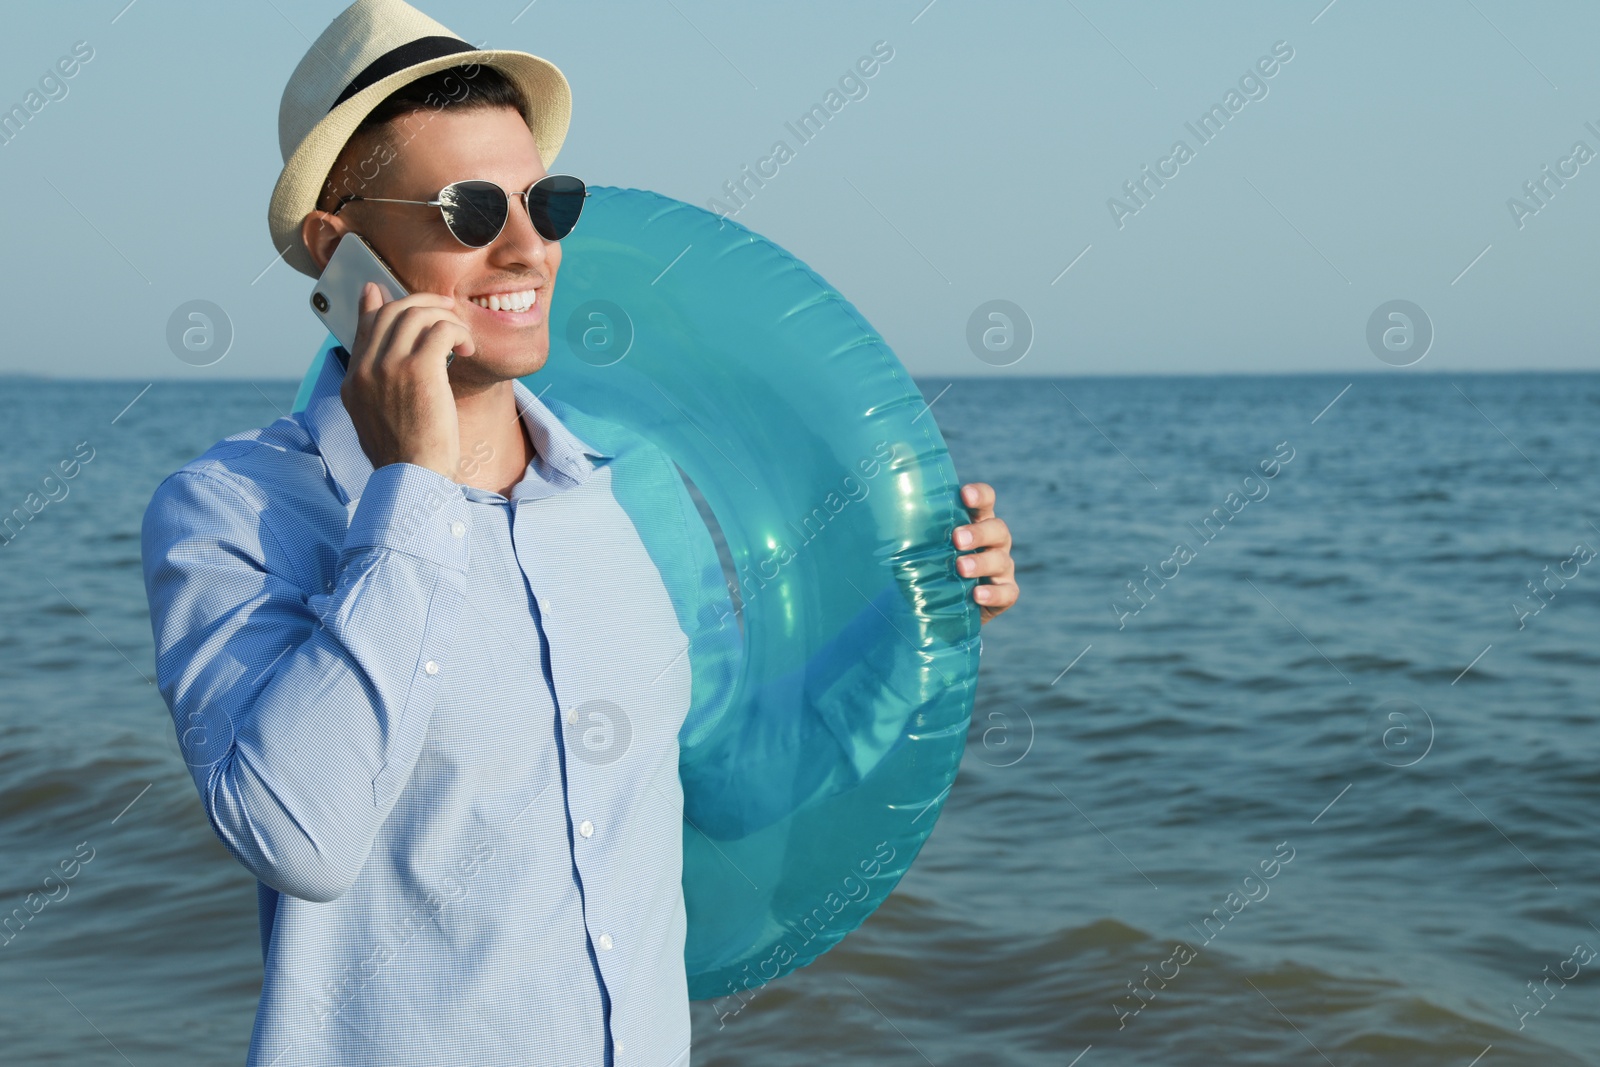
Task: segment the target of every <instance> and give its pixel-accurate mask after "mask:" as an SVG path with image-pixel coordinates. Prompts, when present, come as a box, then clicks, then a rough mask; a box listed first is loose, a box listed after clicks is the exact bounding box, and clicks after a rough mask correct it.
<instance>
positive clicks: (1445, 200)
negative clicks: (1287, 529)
mask: <svg viewBox="0 0 1600 1067" xmlns="http://www.w3.org/2000/svg"><path fill="white" fill-rule="evenodd" d="M345 6H346V5H345V3H343V2H339V0H245V2H243V3H230V4H215V3H208V4H207V3H199V2H189V3H179V2H177V0H134V2H133V3H132V4H131V5H130V4H128V2H127V0H84V2H79V3H72V4H49V5H46V4H31V5H19V6H18V7H17V9H16V10H14V11H9V12H7V32H6V33H5V35H4V36H3V37H0V109H9V108H11V107H12V105H14V104H19V105H25V104H26V102H27V98H28V94H29V93H30V92H33V91H37V90H40V87H41V84H43V85H44V86H45V88H46V89H47V90H48V95H47V94H46V93H45V92H41V93H40V96H38V97H35V98H34V100H35V106H38V112H37V114H32V115H31V116H30V118H29V120H28V121H27V122H26V124H23V125H21V127H20V129H16V130H6V131H5V133H4V134H3V135H0V142H3V143H0V196H3V199H4V202H5V203H6V204H7V205H8V206H7V208H6V209H5V210H4V211H3V212H0V242H3V243H0V247H3V248H4V250H5V258H6V275H5V280H6V284H5V286H4V297H3V300H4V306H5V310H6V319H7V322H8V327H9V329H8V333H9V341H10V343H9V344H7V345H5V346H4V347H3V349H0V374H8V373H9V374H36V375H44V376H50V377H75V378H97V379H99V378H118V379H145V380H156V379H186V380H196V379H200V380H204V379H268V378H299V377H300V376H301V374H302V373H303V371H304V369H305V367H306V365H307V364H308V362H309V361H310V358H311V356H312V355H313V354H314V353H315V351H316V350H317V348H318V346H319V345H320V344H321V342H322V340H323V338H324V337H325V331H324V330H323V328H322V326H321V324H320V323H319V322H318V321H317V320H316V319H315V318H314V317H313V316H312V314H311V312H310V310H309V309H308V307H307V303H306V298H307V295H308V293H309V290H310V286H311V281H310V279H308V278H306V277H305V276H303V275H301V274H298V273H297V272H295V271H294V270H292V269H290V268H288V267H287V266H286V265H285V264H283V263H282V262H281V261H276V262H275V258H274V251H275V250H274V249H273V247H272V244H271V239H270V236H269V234H268V231H267V225H266V208H267V202H268V199H269V196H270V194H271V190H272V187H273V185H274V184H275V182H276V181H277V178H278V174H279V171H280V169H281V167H282V158H281V156H280V153H279V148H278V143H277V113H278V104H279V100H280V97H281V94H282V91H283V85H284V82H285V81H286V79H287V78H288V75H289V73H290V72H291V71H292V70H293V69H294V67H295V65H296V64H297V63H298V62H299V61H300V58H301V56H302V55H303V54H304V53H305V52H306V50H307V49H308V48H309V46H310V42H311V41H312V40H313V39H315V37H316V36H317V35H318V34H319V33H320V32H321V30H322V29H323V27H324V26H325V25H326V24H327V23H328V22H329V21H330V20H331V19H332V18H333V17H334V16H335V15H337V14H338V13H339V12H340V11H341V10H342V9H343V8H344V7H345ZM417 6H419V7H421V8H422V9H423V10H424V11H426V12H427V13H428V14H430V15H431V16H432V17H434V18H435V19H437V20H439V21H440V22H442V23H443V24H444V25H446V26H447V27H449V28H450V29H451V30H452V31H453V32H455V33H456V34H457V35H458V36H460V37H462V38H464V39H467V40H470V41H473V42H479V41H483V42H486V43H487V45H488V46H490V47H503V48H514V49H519V50H524V51H530V52H533V53H534V54H536V55H540V56H542V57H544V58H546V59H549V60H550V61H552V62H554V63H555V64H556V65H557V66H558V67H560V68H561V70H562V71H563V73H564V74H565V75H566V77H567V79H568V81H569V82H570V83H571V86H572V91H573V114H572V125H571V129H570V132H569V134H568V138H567V140H566V143H565V145H564V146H563V147H562V149H561V152H560V155H559V158H558V159H557V161H556V165H555V166H554V167H553V168H552V169H553V170H555V171H558V172H565V173H571V174H576V175H578V176H580V177H582V178H584V180H585V181H587V182H588V183H589V184H591V185H614V186H629V187H635V188H641V189H650V190H654V191H656V192H658V193H661V194H664V195H666V196H670V197H674V198H677V199H679V200H683V201H686V202H689V203H692V204H696V205H699V206H702V207H711V206H714V205H713V204H712V201H713V199H714V198H721V199H722V202H723V203H724V204H725V205H727V206H729V207H732V206H734V205H733V204H732V202H731V201H729V200H728V199H727V197H726V196H725V194H724V192H723V186H724V183H725V182H728V181H729V180H731V179H734V178H737V177H738V176H739V175H740V171H741V168H743V167H746V166H750V167H752V168H753V167H755V166H756V165H757V164H758V162H759V161H760V160H762V159H764V158H766V157H768V156H770V155H771V154H772V150H773V144H774V142H775V141H777V140H780V139H781V140H785V141H787V142H788V143H789V146H790V149H791V152H792V155H791V157H790V158H788V159H787V160H786V161H785V162H783V163H782V164H781V165H779V166H778V168H777V173H776V174H775V175H773V176H772V177H771V178H770V179H769V180H768V181H767V182H766V184H765V185H764V186H763V187H761V188H760V189H759V190H757V192H756V193H755V195H753V196H751V197H750V198H749V199H748V202H747V203H745V204H744V205H743V206H742V207H741V208H740V210H739V212H738V214H737V216H736V217H737V219H738V221H739V222H741V223H743V224H744V225H746V226H748V227H750V228H751V229H753V230H755V231H756V232H758V233H761V234H763V235H764V236H766V237H767V238H769V239H771V240H773V241H775V242H776V243H778V244H779V245H781V246H783V247H784V248H786V249H788V250H789V251H790V252H792V253H793V254H794V255H796V256H797V257H799V258H800V259H801V260H803V261H804V262H805V263H806V264H808V265H809V266H810V267H811V268H812V269H814V270H815V271H817V272H818V273H819V274H820V275H822V277H824V278H825V279H827V280H828V281H829V282H830V283H831V284H832V285H833V286H834V287H836V288H837V289H838V290H839V291H840V292H841V293H843V294H844V295H845V296H846V297H847V298H848V299H849V300H850V301H851V302H852V303H854V304H855V306H856V307H857V308H858V309H859V310H860V311H861V312H862V314H863V315H864V316H865V317H866V318H867V320H868V321H869V322H870V323H871V324H872V325H873V326H874V328H876V329H877V330H878V331H879V332H880V333H881V334H882V336H883V337H884V338H885V340H886V341H887V342H888V343H889V345H890V346H891V347H892V348H893V349H894V351H895V352H896V354H897V355H898V356H899V357H900V359H901V361H902V362H903V363H905V365H906V366H907V367H908V368H909V369H910V370H911V371H912V373H913V374H916V375H918V376H964V375H996V376H1010V375H1021V376H1035V375H1063V376H1071V375H1106V374H1237V373H1259V374H1281V373H1301V372H1330V373H1332V372H1336V373H1353V372H1362V371H1386V370H1388V369H1398V370H1400V372H1403V373H1461V372H1472V371H1504V370H1520V369H1552V370H1593V369H1595V368H1596V366H1597V357H1596V349H1595V344H1594V338H1595V336H1596V328H1597V326H1600V302H1597V301H1596V300H1595V299H1594V297H1593V293H1592V288H1593V280H1594V272H1593V271H1592V269H1591V263H1592V261H1593V257H1594V255H1595V252H1594V247H1595V243H1594V236H1595V234H1596V233H1597V232H1600V229H1597V223H1600V158H1594V159H1591V158H1590V157H1591V156H1592V155H1594V154H1595V153H1600V132H1596V131H1600V64H1596V63H1595V62H1594V58H1593V47H1592V45H1593V42H1594V41H1595V40H1597V39H1600V4H1595V3H1592V2H1579V0H1568V2H1544V3H1539V4H1526V3H1517V2H1514V0H1406V2H1405V3H1403V4H1401V3H1389V2H1382V0H1334V2H1333V3H1332V4H1329V3H1328V2H1327V0H1273V2H1247V0H1214V2H1205V3H1187V2H1186V3H1178V2H1175V0H1170V2H1160V3H1158V2H1149V0H1146V2H1127V0H1063V2H1060V3H1040V2H1021V0H1012V2H990V3H984V4H978V3H975V2H972V0H933V2H932V3H931V4H930V3H929V2H928V0H894V2H871V3H860V2H857V3H846V2H835V0H805V2H797V3H788V4H753V3H743V4H740V3H732V2H725V0H716V2H707V0H584V2H581V3H580V2H578V0H535V2H534V3H532V4H528V3H527V2H526V0H503V2H502V0H488V2H485V0H477V2H474V3H466V2H462V0H428V2H424V3H419V4H418V5H417ZM75 47H76V48H77V49H78V55H79V56H83V55H88V54H91V53H92V55H91V58H88V59H87V60H86V61H81V62H78V63H77V64H76V65H75V66H74V65H73V64H72V63H70V62H69V63H67V64H66V68H67V69H74V73H73V75H72V76H71V77H70V78H60V77H59V75H58V74H57V76H56V77H55V78H54V79H52V77H51V75H52V74H55V73H57V70H58V68H57V63H58V61H59V60H63V59H67V60H71V59H72V58H74V48H75ZM874 49H877V53H878V55H879V56H880V57H881V56H884V55H886V54H887V55H888V56H889V58H887V59H885V60H882V61H881V62H880V63H879V65H878V66H877V68H876V70H875V72H874V74H873V75H872V77H870V78H861V79H859V80H858V81H856V82H850V81H848V80H846V81H844V82H843V83H842V82H841V79H847V76H848V75H850V74H851V73H852V72H853V71H854V68H855V67H856V64H857V61H858V60H860V59H862V58H864V57H871V56H873V54H874ZM1268 71H1270V74H1269V73H1267V72H1268ZM841 85H842V86H843V88H842V91H841V96H842V97H843V100H844V102H843V105H842V106H839V105H837V104H836V105H835V106H837V107H838V110H837V113H836V114H833V115H832V116H831V118H830V119H829V121H828V123H827V125H826V126H825V128H824V129H823V130H822V131H821V132H820V133H818V134H816V136H815V137H813V138H812V139H811V140H809V141H807V142H804V143H802V142H801V141H800V140H799V139H798V138H796V137H795V136H794V134H793V133H792V132H791V131H790V129H789V127H788V125H787V124H789V123H792V122H794V121H795V120H796V119H798V117H799V116H800V115H802V114H803V113H805V112H807V111H808V110H809V109H810V108H811V107H812V106H813V105H814V104H819V103H822V102H824V100H825V98H826V96H827V94H828V93H829V91H830V90H834V89H840V88H841ZM1230 93H1232V94H1233V95H1232V96H1230V95H1229V94H1230ZM40 99H43V100H44V103H43V105H42V106H39V105H38V101H39V100H40ZM836 99H837V98H836ZM1214 107H1215V109H1216V110H1213V108H1214ZM1207 115H1210V116H1211V118H1210V124H1209V125H1205V124H1203V123H1202V117H1203V116H1207ZM1590 124H1592V128H1591V125H1590ZM1179 142H1182V143H1183V145H1184V147H1183V149H1181V150H1180V149H1179V148H1178V147H1177V145H1178V143H1179ZM1579 142H1582V143H1583V146H1584V147H1583V148H1582V150H1581V151H1580V150H1579V149H1578V147H1577V146H1578V143H1579ZM769 171H770V166H769ZM1591 172H1592V173H1591ZM1163 175H1164V177H1163ZM1552 175H1553V177H1552ZM1128 183H1142V186H1141V185H1137V184H1136V185H1133V186H1132V192H1130V191H1129V184H1128ZM1528 183H1542V184H1534V185H1533V186H1532V187H1531V191H1530V187H1529V185H1528ZM1519 205H1520V206H1519ZM580 226H581V222H580ZM85 300H88V301H89V302H90V303H89V306H87V307H85V306H83V303H82V302H83V301H85ZM194 300H205V301H210V302H211V303H213V304H215V305H216V306H217V307H219V308H221V309H222V311H223V313H224V314H225V315H226V319H227V322H228V323H229V324H230V326H231V329H232V334H233V338H232V342H231V345H230V347H229V348H228V351H227V355H226V356H225V357H223V358H222V359H220V360H218V361H216V362H215V363H212V364H210V365H207V366H195V365H193V362H192V361H190V362H186V361H185V360H182V359H179V358H177V357H176V356H175V355H174V353H173V350H172V348H171V346H170V345H169V342H168V321H169V319H170V318H171V317H172V315H173V313H174V311H175V310H176V309H178V308H180V307H181V306H183V305H185V304H186V303H188V302H189V301H194ZM1396 301H1404V302H1406V303H1405V304H1403V305H1401V304H1396V303H1395V302H1396ZM1001 302H1003V303H1001ZM1396 316H1398V317H1396Z"/></svg>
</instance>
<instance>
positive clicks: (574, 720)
mask: <svg viewBox="0 0 1600 1067" xmlns="http://www.w3.org/2000/svg"><path fill="white" fill-rule="evenodd" d="M567 725H568V726H576V725H578V709H577V708H568V709H567Z"/></svg>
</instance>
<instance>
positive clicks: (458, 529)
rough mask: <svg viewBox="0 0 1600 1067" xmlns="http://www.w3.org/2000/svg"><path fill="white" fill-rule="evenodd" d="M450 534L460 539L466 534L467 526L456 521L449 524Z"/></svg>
mask: <svg viewBox="0 0 1600 1067" xmlns="http://www.w3.org/2000/svg"><path fill="white" fill-rule="evenodd" d="M450 532H451V533H453V534H455V535H456V536H457V537H460V536H462V535H463V534H465V533H466V532H467V524H466V523H464V522H462V521H461V520H460V519H457V520H456V521H455V522H452V523H451V524H450Z"/></svg>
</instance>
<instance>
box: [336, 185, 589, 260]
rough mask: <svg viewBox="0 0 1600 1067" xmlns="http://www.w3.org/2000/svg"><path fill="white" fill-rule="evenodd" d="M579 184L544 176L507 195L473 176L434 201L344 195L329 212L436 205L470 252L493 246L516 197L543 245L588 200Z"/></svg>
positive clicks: (561, 232) (572, 221) (565, 230)
mask: <svg viewBox="0 0 1600 1067" xmlns="http://www.w3.org/2000/svg"><path fill="white" fill-rule="evenodd" d="M588 195H589V194H588V192H586V191H585V189H584V185H583V182H582V181H581V180H579V179H577V178H574V177H573V176H572V175H570V174H546V175H545V176H544V177H543V178H540V179H539V180H538V181H536V182H534V183H533V184H532V185H530V186H528V187H527V188H526V189H524V190H522V191H521V192H518V193H508V192H506V191H505V190H504V189H502V188H500V186H498V185H496V184H495V183H494V182H491V181H484V180H481V179H477V178H473V179H469V180H467V181H460V182H451V183H450V184H449V185H447V186H445V187H444V188H443V189H440V190H439V196H438V198H437V199H434V200H393V199H390V198H388V197H383V196H345V197H341V198H340V200H339V203H338V205H337V206H336V207H335V208H334V209H333V211H331V212H329V214H332V215H337V214H339V212H340V211H342V210H343V209H344V206H345V205H346V204H348V203H350V202H352V201H355V200H370V201H373V202H375V203H383V204H423V205H426V206H428V207H436V208H438V209H439V213H440V214H441V215H443V216H444V224H445V226H447V227H448V228H449V230H450V233H451V234H452V235H453V236H454V237H455V239H456V240H458V241H460V242H461V243H462V244H464V245H466V246H467V247H468V248H483V247H484V246H485V245H489V244H493V243H494V240H495V238H497V237H499V236H500V232H501V231H502V230H504V229H505V228H506V220H507V219H508V218H509V217H510V215H511V198H512V197H513V196H515V197H517V198H518V199H519V200H521V201H522V206H523V207H524V208H525V209H527V212H528V218H529V219H531V220H532V221H533V228H534V229H535V230H537V231H539V236H540V237H543V238H544V239H545V240H546V241H559V240H561V239H562V238H563V237H565V236H566V235H567V234H569V233H571V232H572V228H573V227H574V226H576V225H577V224H578V215H579V214H580V213H581V212H582V211H583V198H584V197H586V196H588Z"/></svg>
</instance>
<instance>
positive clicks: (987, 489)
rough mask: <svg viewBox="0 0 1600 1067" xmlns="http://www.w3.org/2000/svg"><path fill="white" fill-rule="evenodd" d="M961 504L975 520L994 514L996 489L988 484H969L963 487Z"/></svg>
mask: <svg viewBox="0 0 1600 1067" xmlns="http://www.w3.org/2000/svg"><path fill="white" fill-rule="evenodd" d="M961 502H962V503H963V504H964V505H966V508H967V510H968V511H970V512H972V517H973V518H974V519H986V518H988V517H989V516H990V515H993V514H994V487H993V486H992V485H990V484H989V483H987V482H968V483H967V484H966V485H963V486H962V487H961Z"/></svg>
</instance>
